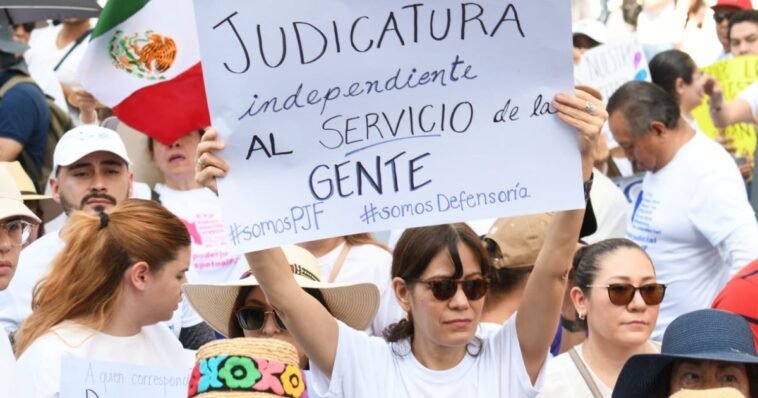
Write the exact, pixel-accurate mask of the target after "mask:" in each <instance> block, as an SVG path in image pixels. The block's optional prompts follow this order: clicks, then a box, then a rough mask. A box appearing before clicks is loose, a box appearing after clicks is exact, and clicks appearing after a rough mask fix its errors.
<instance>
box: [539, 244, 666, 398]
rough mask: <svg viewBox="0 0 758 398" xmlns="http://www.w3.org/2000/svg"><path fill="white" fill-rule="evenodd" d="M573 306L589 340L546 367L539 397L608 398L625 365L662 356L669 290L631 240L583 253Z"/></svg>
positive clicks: (595, 246)
mask: <svg viewBox="0 0 758 398" xmlns="http://www.w3.org/2000/svg"><path fill="white" fill-rule="evenodd" d="M575 256H576V257H577V258H578V261H577V260H575V263H576V264H577V266H576V269H574V272H573V273H574V278H573V285H574V287H573V288H572V289H571V293H570V294H571V300H572V301H573V303H574V307H575V308H576V312H577V318H578V319H579V323H580V324H581V325H582V326H583V328H584V329H585V330H586V331H587V333H588V335H587V339H586V340H585V341H584V343H582V344H579V345H577V346H576V347H574V348H572V349H571V350H569V351H568V352H566V353H563V354H561V355H559V356H558V357H557V358H555V360H554V361H551V362H550V363H548V370H547V375H546V379H545V390H544V391H543V393H542V394H540V395H539V396H540V397H590V396H591V397H595V398H599V397H608V398H609V397H610V396H611V393H612V391H613V386H614V385H615V384H616V379H617V378H618V375H619V373H620V372H621V368H622V367H623V366H624V363H625V362H626V361H627V359H629V357H631V356H632V355H634V354H640V353H655V352H658V351H659V350H660V347H659V346H658V345H657V344H656V343H652V342H651V341H650V340H649V339H650V335H651V334H652V333H653V328H654V327H655V322H656V320H657V318H658V309H659V307H658V306H659V304H660V303H661V301H663V298H664V294H665V292H666V286H665V285H662V284H660V283H657V282H656V279H655V270H654V269H653V264H652V262H651V261H650V257H648V256H647V254H645V252H644V251H643V250H642V249H641V248H640V247H639V246H637V244H635V243H634V242H632V241H630V240H628V239H608V240H604V241H600V242H598V243H595V244H592V245H590V246H585V247H582V248H580V249H579V250H578V251H577V253H576V255H575Z"/></svg>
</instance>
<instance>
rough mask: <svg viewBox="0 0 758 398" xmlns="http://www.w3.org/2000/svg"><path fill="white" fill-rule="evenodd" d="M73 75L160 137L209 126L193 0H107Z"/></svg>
mask: <svg viewBox="0 0 758 398" xmlns="http://www.w3.org/2000/svg"><path fill="white" fill-rule="evenodd" d="M79 81H80V82H82V85H83V86H84V88H85V89H86V90H87V91H89V92H90V93H92V94H93V95H94V96H95V98H97V99H98V100H99V101H100V102H101V103H103V104H105V105H107V106H109V107H111V108H112V109H113V112H114V113H115V114H116V116H118V118H119V119H120V120H121V121H123V122H124V123H126V124H128V125H129V126H131V127H133V128H135V129H137V130H139V131H141V132H143V133H145V134H147V135H149V136H151V137H153V138H155V139H156V140H158V141H160V142H162V143H164V144H171V143H172V142H174V141H176V140H177V139H178V138H180V137H182V136H184V135H186V134H187V133H189V132H191V131H193V130H197V129H200V128H203V127H207V126H208V125H210V115H209V114H208V105H207V101H206V97H205V87H204V85H203V73H202V69H201V65H200V50H199V49H198V40H197V31H196V28H195V13H194V9H193V4H192V0H109V1H108V3H107V4H106V6H105V8H104V9H103V11H102V13H101V14H100V19H99V20H98V22H97V25H96V26H95V29H94V30H93V31H92V38H91V39H90V42H89V45H88V46H87V51H86V53H85V55H84V58H83V59H82V62H81V64H80V66H79Z"/></svg>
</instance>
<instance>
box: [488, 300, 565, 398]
mask: <svg viewBox="0 0 758 398" xmlns="http://www.w3.org/2000/svg"><path fill="white" fill-rule="evenodd" d="M517 316H518V313H516V314H514V315H513V316H512V317H511V318H510V319H508V321H507V322H505V324H504V325H503V327H502V328H501V329H500V331H498V332H497V333H495V334H494V335H493V336H492V338H491V340H490V341H491V342H492V345H493V347H494V351H495V355H496V356H498V357H501V358H502V357H505V358H506V360H507V362H506V364H505V367H504V369H503V371H504V372H505V374H502V375H500V377H501V379H502V380H501V385H502V386H503V388H504V389H505V390H504V391H502V392H501V394H502V396H510V395H511V394H510V391H512V387H511V386H512V385H514V384H515V385H518V387H519V388H518V390H519V391H520V393H521V394H520V395H522V396H525V397H536V396H537V394H538V393H539V392H540V390H542V387H543V386H544V384H545V373H546V371H545V369H546V368H547V366H546V365H547V361H548V359H549V355H548V353H549V350H550V347H547V349H546V350H545V362H544V363H543V364H542V368H541V369H540V373H539V374H538V375H537V381H536V382H535V383H534V384H532V381H531V379H530V378H529V372H527V370H526V365H525V364H524V357H523V356H522V355H521V345H520V344H519V339H518V330H517V329H516V317H517ZM506 380H507V381H506Z"/></svg>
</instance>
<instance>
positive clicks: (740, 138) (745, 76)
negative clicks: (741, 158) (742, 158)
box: [692, 56, 758, 157]
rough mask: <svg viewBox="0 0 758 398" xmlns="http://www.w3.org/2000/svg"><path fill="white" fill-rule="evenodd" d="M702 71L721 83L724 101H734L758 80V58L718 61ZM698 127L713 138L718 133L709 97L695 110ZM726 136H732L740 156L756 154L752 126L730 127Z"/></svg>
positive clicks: (725, 132) (754, 134)
mask: <svg viewBox="0 0 758 398" xmlns="http://www.w3.org/2000/svg"><path fill="white" fill-rule="evenodd" d="M703 72H705V73H707V74H709V75H711V76H713V77H715V78H716V80H718V82H719V84H721V87H722V88H723V89H724V100H725V101H731V100H733V99H734V98H735V97H737V95H738V94H739V93H741V92H742V91H743V90H745V88H746V87H747V86H749V85H750V84H751V83H752V82H754V81H756V80H758V56H750V57H737V58H733V59H728V60H725V61H721V62H717V63H715V64H713V65H709V66H706V67H705V68H703ZM692 116H694V117H695V120H696V121H697V124H698V125H699V126H700V128H701V129H702V130H703V132H704V133H705V134H706V135H707V136H709V137H711V138H713V137H716V136H717V135H718V133H719V131H718V129H717V128H716V127H715V126H714V125H713V121H712V120H711V115H710V113H709V112H708V97H706V98H705V99H704V100H703V103H702V104H700V106H698V107H697V108H695V110H693V111H692ZM724 135H725V136H727V137H733V138H734V141H733V144H734V146H735V148H736V149H737V154H739V155H742V154H744V153H745V152H746V151H747V152H748V154H749V156H750V157H753V155H754V154H755V144H756V131H755V125H752V124H744V123H742V124H735V125H732V126H729V127H727V129H726V130H725V131H724Z"/></svg>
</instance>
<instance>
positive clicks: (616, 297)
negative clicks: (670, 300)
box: [586, 283, 666, 305]
mask: <svg viewBox="0 0 758 398" xmlns="http://www.w3.org/2000/svg"><path fill="white" fill-rule="evenodd" d="M586 287H602V288H606V289H608V298H609V299H610V300H611V303H613V304H614V305H627V304H629V303H631V302H632V300H633V299H634V293H635V292H637V290H639V291H640V296H642V300H643V301H645V304H647V305H658V304H660V303H661V301H663V296H664V295H665V294H666V285H664V284H661V283H648V284H647V285H642V286H639V287H635V286H634V285H632V284H631V283H611V284H610V285H587V286H586Z"/></svg>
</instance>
